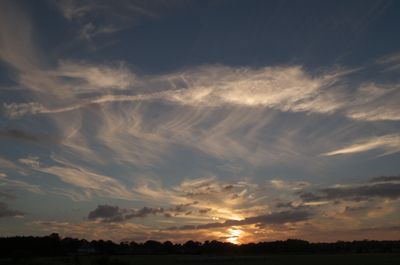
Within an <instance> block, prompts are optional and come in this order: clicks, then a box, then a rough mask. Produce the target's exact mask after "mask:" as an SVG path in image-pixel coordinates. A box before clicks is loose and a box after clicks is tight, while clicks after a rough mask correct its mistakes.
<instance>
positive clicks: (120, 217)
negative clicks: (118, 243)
mask: <svg viewBox="0 0 400 265" xmlns="http://www.w3.org/2000/svg"><path fill="white" fill-rule="evenodd" d="M163 212H164V209H163V208H150V207H143V208H141V209H139V210H133V209H124V208H120V207H118V206H110V205H98V206H97V208H96V209H94V210H93V211H91V212H90V213H89V214H88V219H89V220H97V219H101V220H102V221H103V222H122V221H125V220H129V219H132V218H144V217H146V216H148V215H151V214H152V215H155V214H158V213H163Z"/></svg>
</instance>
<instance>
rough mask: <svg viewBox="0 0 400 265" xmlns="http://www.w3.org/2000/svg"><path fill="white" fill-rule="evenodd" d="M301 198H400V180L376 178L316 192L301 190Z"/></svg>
mask: <svg viewBox="0 0 400 265" xmlns="http://www.w3.org/2000/svg"><path fill="white" fill-rule="evenodd" d="M299 194H300V198H301V199H303V200H304V201H306V202H309V201H326V200H328V201H332V200H352V201H363V200H371V199H373V198H380V199H392V200H396V199H398V198H400V182H398V181H397V180H394V182H387V181H384V182H376V179H375V180H374V179H373V181H372V182H369V183H364V184H359V185H348V186H340V185H338V186H334V187H328V188H320V189H317V190H316V191H314V192H303V191H302V192H299Z"/></svg>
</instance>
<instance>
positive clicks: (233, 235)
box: [227, 227, 243, 244]
mask: <svg viewBox="0 0 400 265" xmlns="http://www.w3.org/2000/svg"><path fill="white" fill-rule="evenodd" d="M242 232H243V231H242V230H240V229H238V228H237V227H232V228H229V229H228V233H229V234H228V238H227V241H228V242H229V243H233V244H240V243H241V242H240V235H241V234H242Z"/></svg>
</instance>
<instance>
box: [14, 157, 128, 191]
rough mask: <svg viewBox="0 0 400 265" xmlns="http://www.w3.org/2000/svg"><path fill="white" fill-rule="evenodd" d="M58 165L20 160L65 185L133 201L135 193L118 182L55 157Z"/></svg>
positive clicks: (27, 159)
mask: <svg viewBox="0 0 400 265" xmlns="http://www.w3.org/2000/svg"><path fill="white" fill-rule="evenodd" d="M53 160H54V162H56V163H57V164H58V165H53V166H44V165H42V164H41V163H40V162H39V160H38V159H37V158H25V159H20V162H21V163H23V164H25V165H29V166H30V167H31V169H33V170H35V171H39V172H42V173H46V174H50V175H53V176H56V177H58V178H59V179H60V180H61V181H63V182H64V183H67V184H70V185H72V186H75V187H78V188H81V189H82V192H89V193H90V194H96V195H100V196H105V197H112V198H120V199H133V198H134V197H133V193H132V192H131V191H129V189H128V188H127V187H126V186H125V185H123V184H122V183H120V182H119V181H118V180H116V179H114V178H112V177H109V176H105V175H101V174H97V173H95V172H92V171H91V170H89V169H86V168H84V167H80V166H77V165H74V164H73V163H71V162H69V161H66V160H63V159H59V158H56V157H54V158H53Z"/></svg>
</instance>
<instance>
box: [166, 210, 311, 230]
mask: <svg viewBox="0 0 400 265" xmlns="http://www.w3.org/2000/svg"><path fill="white" fill-rule="evenodd" d="M312 216H313V214H312V213H311V212H309V211H305V210H301V211H282V212H276V213H271V214H266V215H259V216H254V217H248V218H245V219H243V220H227V221H225V222H223V223H208V224H203V225H197V226H194V225H185V226H181V227H171V228H170V229H172V230H176V229H178V230H192V229H211V228H219V227H228V226H239V225H251V224H262V225H274V224H275V225H276V224H285V223H296V222H301V221H306V220H309V219H310V218H311V217H312Z"/></svg>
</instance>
